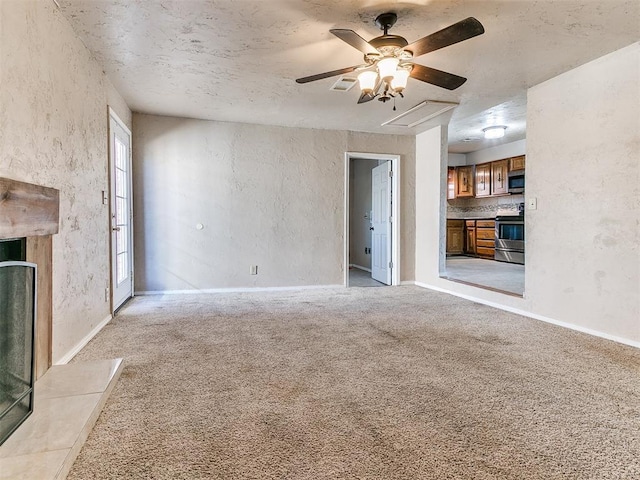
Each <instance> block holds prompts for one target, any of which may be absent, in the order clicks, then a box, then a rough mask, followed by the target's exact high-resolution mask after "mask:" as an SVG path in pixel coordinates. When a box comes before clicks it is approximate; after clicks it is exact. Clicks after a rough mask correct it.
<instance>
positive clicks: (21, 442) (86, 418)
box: [0, 358, 122, 480]
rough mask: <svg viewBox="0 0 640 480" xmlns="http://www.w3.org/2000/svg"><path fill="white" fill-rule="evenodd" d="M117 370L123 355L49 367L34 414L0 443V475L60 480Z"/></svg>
mask: <svg viewBox="0 0 640 480" xmlns="http://www.w3.org/2000/svg"><path fill="white" fill-rule="evenodd" d="M121 372H122V359H121V358H118V359H115V360H103V361H97V362H85V363H72V364H68V365H56V366H53V367H51V368H50V369H49V370H48V371H47V373H45V374H44V375H43V376H42V378H40V379H39V380H38V381H37V382H36V384H35V399H34V411H33V413H32V414H31V416H30V417H29V418H27V420H26V421H25V422H24V423H23V424H22V425H21V426H20V427H19V428H18V429H17V430H16V431H15V432H14V434H13V435H12V436H11V437H9V439H8V440H7V441H6V442H5V443H4V444H3V445H2V446H0V479H25V480H27V479H28V480H36V479H37V480H48V479H64V478H65V477H66V476H67V474H68V473H69V470H70V469H71V466H72V465H73V462H74V460H75V459H76V457H77V455H78V453H80V449H81V448H82V445H83V444H84V442H85V440H86V439H87V436H88V435H89V432H90V431H91V429H92V428H93V425H94V424H95V422H96V420H97V419H98V415H100V412H101V411H102V408H103V406H104V404H105V402H106V400H107V398H108V397H109V394H110V393H111V390H112V389H113V387H114V385H115V383H116V381H117V380H118V377H119V376H120V373H121Z"/></svg>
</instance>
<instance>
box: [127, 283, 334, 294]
mask: <svg viewBox="0 0 640 480" xmlns="http://www.w3.org/2000/svg"><path fill="white" fill-rule="evenodd" d="M329 288H345V286H344V285H301V286H292V287H243V288H203V289H202V290H195V289H194V290H142V291H137V292H135V295H185V294H186V295H197V294H201V293H249V292H287V291H295V290H320V289H329Z"/></svg>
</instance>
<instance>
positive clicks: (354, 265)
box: [349, 263, 371, 273]
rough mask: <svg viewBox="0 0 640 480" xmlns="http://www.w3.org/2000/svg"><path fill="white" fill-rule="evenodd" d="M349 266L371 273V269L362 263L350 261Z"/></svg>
mask: <svg viewBox="0 0 640 480" xmlns="http://www.w3.org/2000/svg"><path fill="white" fill-rule="evenodd" d="M349 266H350V267H353V268H357V269H358V270H364V271H365V272H369V273H371V269H370V268H367V267H363V266H362V265H357V264H355V263H350V264H349Z"/></svg>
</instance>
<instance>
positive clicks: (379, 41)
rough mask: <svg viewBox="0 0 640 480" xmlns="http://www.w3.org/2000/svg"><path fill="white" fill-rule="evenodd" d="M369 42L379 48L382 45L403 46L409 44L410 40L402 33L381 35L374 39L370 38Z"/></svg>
mask: <svg viewBox="0 0 640 480" xmlns="http://www.w3.org/2000/svg"><path fill="white" fill-rule="evenodd" d="M369 44H370V45H371V46H373V47H374V48H377V49H378V50H379V49H380V47H397V48H403V47H406V46H407V45H409V42H407V40H405V38H404V37H401V36H400V35H380V36H379V37H376V38H374V39H373V40H369Z"/></svg>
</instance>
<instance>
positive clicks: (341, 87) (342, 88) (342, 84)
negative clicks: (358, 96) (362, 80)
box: [329, 77, 358, 92]
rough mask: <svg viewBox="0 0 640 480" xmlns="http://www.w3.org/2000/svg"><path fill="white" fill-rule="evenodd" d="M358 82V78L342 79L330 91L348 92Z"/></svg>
mask: <svg viewBox="0 0 640 480" xmlns="http://www.w3.org/2000/svg"><path fill="white" fill-rule="evenodd" d="M357 82H358V79H357V78H353V77H340V78H339V79H338V81H337V82H336V83H334V84H333V86H332V87H331V88H330V89H329V90H335V91H336V92H348V91H349V90H351V88H352V87H353V86H354V85H355V84H356V83H357Z"/></svg>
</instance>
